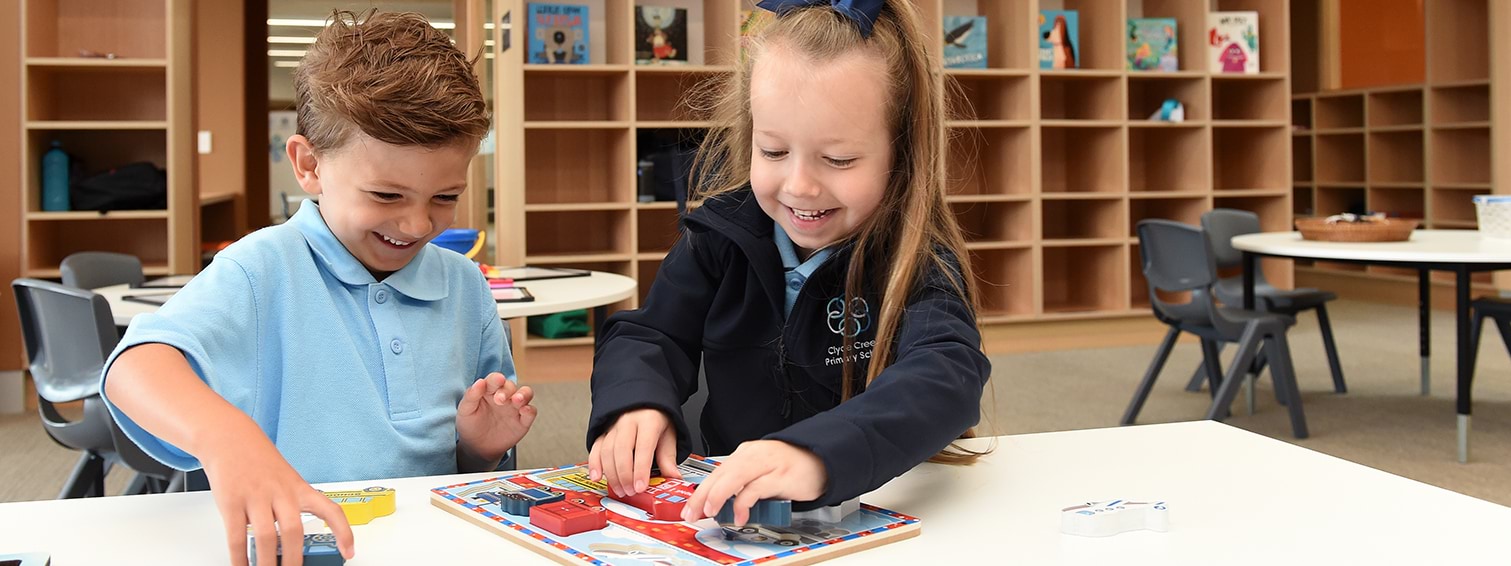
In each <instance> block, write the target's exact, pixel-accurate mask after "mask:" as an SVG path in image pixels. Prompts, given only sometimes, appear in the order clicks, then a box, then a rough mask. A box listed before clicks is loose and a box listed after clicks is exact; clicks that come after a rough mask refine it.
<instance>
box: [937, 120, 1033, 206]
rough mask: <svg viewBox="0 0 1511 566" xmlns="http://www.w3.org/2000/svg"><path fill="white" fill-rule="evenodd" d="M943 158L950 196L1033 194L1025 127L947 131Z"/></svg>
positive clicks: (1028, 136)
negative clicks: (945, 150)
mask: <svg viewBox="0 0 1511 566" xmlns="http://www.w3.org/2000/svg"><path fill="white" fill-rule="evenodd" d="M948 135H949V137H950V140H949V150H948V154H947V157H946V158H945V161H946V167H947V168H948V170H947V171H946V175H947V176H946V178H945V182H946V190H947V191H948V192H949V194H951V195H971V196H985V195H1026V194H1028V193H1030V192H1032V191H1033V183H1032V180H1031V178H1030V176H1029V175H1027V173H1029V172H1031V171H1032V170H1033V169H1032V167H1033V147H1032V144H1033V139H1032V138H1033V134H1032V131H1031V130H1030V129H1029V128H1028V127H1026V126H1023V127H1003V128H950V129H949V131H948Z"/></svg>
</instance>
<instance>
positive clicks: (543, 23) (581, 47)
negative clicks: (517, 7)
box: [525, 3, 589, 65]
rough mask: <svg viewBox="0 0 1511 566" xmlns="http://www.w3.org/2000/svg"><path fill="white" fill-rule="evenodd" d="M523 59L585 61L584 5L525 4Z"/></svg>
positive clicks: (566, 62) (553, 62)
mask: <svg viewBox="0 0 1511 566" xmlns="http://www.w3.org/2000/svg"><path fill="white" fill-rule="evenodd" d="M528 15H529V18H530V19H529V22H530V30H529V31H530V36H529V42H528V47H527V49H526V58H525V61H526V62H527V63H532V64H536V65H586V64H588V62H589V61H588V59H589V57H588V7H587V6H583V5H578V4H536V3H531V4H530V5H529V14H528Z"/></svg>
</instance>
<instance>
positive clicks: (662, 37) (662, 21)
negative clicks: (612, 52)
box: [635, 5, 687, 65]
mask: <svg viewBox="0 0 1511 566" xmlns="http://www.w3.org/2000/svg"><path fill="white" fill-rule="evenodd" d="M635 63H636V64H638V65H686V64H687V9H686V8H674V7H671V6H639V5H637V6H635Z"/></svg>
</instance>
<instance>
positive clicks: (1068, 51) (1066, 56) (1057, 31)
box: [1039, 10, 1081, 69]
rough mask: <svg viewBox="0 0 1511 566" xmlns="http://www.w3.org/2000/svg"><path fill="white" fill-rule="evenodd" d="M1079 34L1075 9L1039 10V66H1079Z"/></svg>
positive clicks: (1045, 67)
mask: <svg viewBox="0 0 1511 566" xmlns="http://www.w3.org/2000/svg"><path fill="white" fill-rule="evenodd" d="M1080 35H1081V24H1080V17H1079V16H1077V14H1076V11H1075V10H1039V68H1040V69H1078V68H1080V66H1081V65H1080V59H1078V58H1077V54H1078V53H1080V50H1081V40H1080Z"/></svg>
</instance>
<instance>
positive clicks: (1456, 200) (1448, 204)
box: [1431, 189, 1482, 229]
mask: <svg viewBox="0 0 1511 566" xmlns="http://www.w3.org/2000/svg"><path fill="white" fill-rule="evenodd" d="M1480 193H1482V191H1477V190H1456V189H1437V190H1434V191H1432V219H1431V223H1432V227H1434V228H1449V229H1453V228H1474V227H1476V226H1477V225H1478V217H1477V215H1476V213H1475V206H1474V196H1475V195H1477V194H1480Z"/></svg>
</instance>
